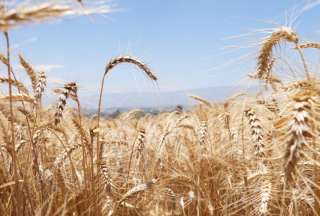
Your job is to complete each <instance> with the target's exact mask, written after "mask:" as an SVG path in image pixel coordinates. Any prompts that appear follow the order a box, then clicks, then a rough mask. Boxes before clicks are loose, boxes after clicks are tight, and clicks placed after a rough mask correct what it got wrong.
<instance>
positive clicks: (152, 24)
mask: <svg viewBox="0 0 320 216" xmlns="http://www.w3.org/2000/svg"><path fill="white" fill-rule="evenodd" d="M90 1H91V0H90ZM302 2H303V1H300V0H299V1H298V0H297V1H294V0H281V1H279V0H268V1H267V0H265V1H262V0H261V1H254V0H220V1H218V0H198V1H195V0H193V1H192V0H135V1H134V0H114V1H113V2H111V3H112V5H113V6H114V7H116V8H117V11H115V12H114V13H110V14H107V15H105V16H101V15H99V16H93V17H77V18H68V19H64V20H61V21H53V22H49V23H45V24H34V25H27V26H24V27H20V28H17V29H15V30H13V31H12V32H11V37H12V44H13V46H14V52H15V53H16V54H17V53H23V54H24V56H25V57H26V58H27V59H28V60H30V61H31V62H32V63H33V64H35V65H47V66H50V67H49V68H50V70H49V71H48V77H49V79H50V80H51V82H56V81H59V80H60V81H76V82H78V83H79V85H80V86H81V88H82V89H83V90H85V91H87V92H91V93H92V92H96V91H97V90H96V89H97V88H98V85H100V79H101V76H102V73H103V70H104V66H105V64H106V62H107V61H108V60H109V59H110V58H111V57H113V56H118V55H133V56H136V57H138V58H140V59H141V60H143V61H145V62H146V63H148V65H149V66H150V67H151V68H152V69H153V70H154V71H155V73H156V74H157V75H158V77H159V82H158V85H154V84H152V83H150V82H149V81H148V80H147V79H146V78H145V77H144V76H143V75H142V73H141V72H139V71H138V70H136V69H135V68H134V67H132V66H121V67H118V68H117V69H115V70H114V71H113V73H112V74H110V76H109V77H108V79H107V81H106V86H107V88H106V89H107V90H108V91H111V92H128V91H149V90H150V91H168V90H178V89H191V88H202V87H210V86H219V85H239V84H241V85H242V84H245V83H246V82H247V78H246V74H248V73H249V72H250V70H252V69H254V64H255V55H254V54H255V53H254V52H255V51H256V50H255V49H252V48H251V47H252V46H256V45H257V44H258V43H259V41H261V39H262V38H263V37H264V36H265V35H266V34H264V33H259V31H261V30H266V29H270V28H273V27H277V26H279V25H284V24H286V23H287V21H288V20H289V21H293V18H292V17H293V16H295V15H297V14H299V12H300V11H301V10H302V8H303V6H304V5H305V4H303V3H302ZM319 20H320V7H315V8H313V9H310V10H309V11H307V12H305V13H303V15H302V16H301V17H300V18H299V19H298V21H297V22H296V23H295V25H294V28H295V29H297V30H298V32H299V33H300V35H301V37H302V38H304V39H306V40H318V41H319V40H320V26H319V25H320V24H319ZM2 48H3V46H2Z"/></svg>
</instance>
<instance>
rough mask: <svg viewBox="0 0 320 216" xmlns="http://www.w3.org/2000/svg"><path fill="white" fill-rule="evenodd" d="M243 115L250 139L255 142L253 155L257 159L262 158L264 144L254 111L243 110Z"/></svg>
mask: <svg viewBox="0 0 320 216" xmlns="http://www.w3.org/2000/svg"><path fill="white" fill-rule="evenodd" d="M245 115H246V117H247V118H248V121H249V126H250V130H251V135H252V138H253V140H254V142H255V144H254V148H255V155H256V156H258V157H262V156H264V144H263V133H262V126H261V122H260V120H259V119H258V117H257V115H256V112H255V110H254V109H252V108H249V109H247V110H245Z"/></svg>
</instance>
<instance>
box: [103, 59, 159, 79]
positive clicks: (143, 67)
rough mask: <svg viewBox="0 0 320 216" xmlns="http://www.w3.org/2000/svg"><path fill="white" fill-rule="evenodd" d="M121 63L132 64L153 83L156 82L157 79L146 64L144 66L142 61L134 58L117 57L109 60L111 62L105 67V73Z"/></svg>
mask: <svg viewBox="0 0 320 216" xmlns="http://www.w3.org/2000/svg"><path fill="white" fill-rule="evenodd" d="M122 63H131V64H134V65H136V66H138V67H139V68H140V69H141V70H143V71H144V72H145V73H146V74H147V76H148V77H149V78H150V79H151V80H154V81H156V80H157V77H156V76H155V75H154V74H153V72H152V71H151V69H150V68H149V67H148V66H147V65H146V64H144V63H143V62H142V61H140V60H138V59H136V58H133V57H130V56H119V57H116V58H113V59H111V61H110V62H109V63H108V64H107V66H106V72H108V71H110V70H111V69H113V68H114V67H115V66H117V65H118V64H122Z"/></svg>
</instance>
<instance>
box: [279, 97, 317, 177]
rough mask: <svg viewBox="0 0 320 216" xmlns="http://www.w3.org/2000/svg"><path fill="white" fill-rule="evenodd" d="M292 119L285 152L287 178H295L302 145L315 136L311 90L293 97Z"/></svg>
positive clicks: (289, 124)
mask: <svg viewBox="0 0 320 216" xmlns="http://www.w3.org/2000/svg"><path fill="white" fill-rule="evenodd" d="M293 101H294V104H293V110H292V114H291V120H290V121H289V122H288V126H289V131H288V132H289V139H288V140H287V150H286V153H285V162H284V170H285V175H286V179H287V180H289V181H291V180H293V177H294V176H293V175H294V172H295V168H296V165H297V162H298V160H299V158H300V156H301V150H302V147H304V146H305V145H307V144H308V140H310V138H311V139H312V138H314V134H313V128H314V125H313V124H314V121H313V119H312V113H311V108H312V107H311V106H312V104H311V101H312V94H310V92H309V91H303V92H300V93H298V94H296V95H294V97H293Z"/></svg>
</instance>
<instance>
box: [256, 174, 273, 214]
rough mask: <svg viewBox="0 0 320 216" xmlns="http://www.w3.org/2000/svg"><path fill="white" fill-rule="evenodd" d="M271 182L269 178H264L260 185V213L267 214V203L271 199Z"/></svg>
mask: <svg viewBox="0 0 320 216" xmlns="http://www.w3.org/2000/svg"><path fill="white" fill-rule="evenodd" d="M271 190H272V183H271V182H270V180H268V179H266V180H265V181H264V183H263V185H261V186H260V193H261V194H260V204H259V213H260V215H267V213H268V205H269V202H270V200H271V192H272V191H271Z"/></svg>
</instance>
